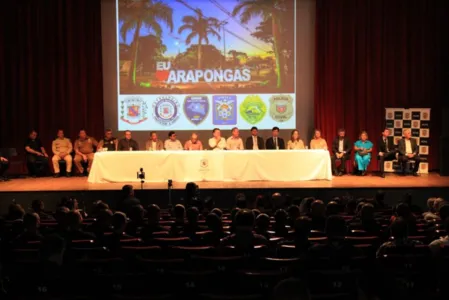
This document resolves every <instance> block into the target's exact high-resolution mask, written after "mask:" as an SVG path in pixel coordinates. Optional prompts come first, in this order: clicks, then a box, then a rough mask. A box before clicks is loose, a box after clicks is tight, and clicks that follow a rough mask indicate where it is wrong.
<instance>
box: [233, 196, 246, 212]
mask: <svg viewBox="0 0 449 300" xmlns="http://www.w3.org/2000/svg"><path fill="white" fill-rule="evenodd" d="M246 205H247V202H246V196H245V194H243V193H238V194H237V195H235V207H238V208H241V209H243V208H247V207H246Z"/></svg>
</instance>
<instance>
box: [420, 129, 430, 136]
mask: <svg viewBox="0 0 449 300" xmlns="http://www.w3.org/2000/svg"><path fill="white" fill-rule="evenodd" d="M428 135H429V132H428V131H427V129H423V130H422V136H423V137H427V136H428Z"/></svg>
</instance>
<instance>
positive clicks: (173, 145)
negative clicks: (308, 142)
mask: <svg viewBox="0 0 449 300" xmlns="http://www.w3.org/2000/svg"><path fill="white" fill-rule="evenodd" d="M164 148H165V150H172V151H173V150H182V149H183V148H182V144H181V142H180V141H179V140H178V139H177V138H176V132H174V131H170V132H169V133H168V140H166V141H165V142H164Z"/></svg>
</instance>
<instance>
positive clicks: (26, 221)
mask: <svg viewBox="0 0 449 300" xmlns="http://www.w3.org/2000/svg"><path fill="white" fill-rule="evenodd" d="M39 224H40V219H39V215H38V214H37V213H26V214H25V216H24V217H23V229H24V230H23V233H22V234H20V235H19V236H18V237H17V238H16V239H14V240H13V244H14V246H18V247H20V246H24V245H26V244H27V243H28V242H32V241H41V240H42V239H43V236H42V235H41V234H40V232H39Z"/></svg>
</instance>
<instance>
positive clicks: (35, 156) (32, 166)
mask: <svg viewBox="0 0 449 300" xmlns="http://www.w3.org/2000/svg"><path fill="white" fill-rule="evenodd" d="M25 151H26V157H27V167H28V172H29V174H30V176H31V177H36V176H37V175H38V174H42V173H44V172H45V173H46V171H47V170H48V154H47V152H46V151H45V148H44V146H42V142H41V140H40V139H39V138H38V137H37V132H36V130H31V132H30V134H29V136H28V138H27V139H26V141H25Z"/></svg>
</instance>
